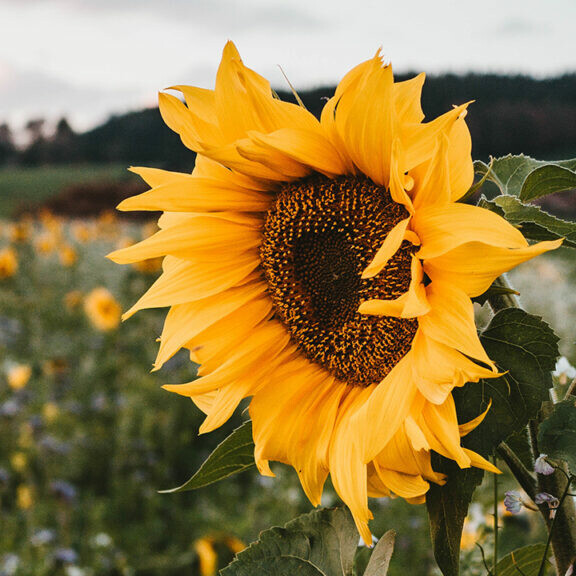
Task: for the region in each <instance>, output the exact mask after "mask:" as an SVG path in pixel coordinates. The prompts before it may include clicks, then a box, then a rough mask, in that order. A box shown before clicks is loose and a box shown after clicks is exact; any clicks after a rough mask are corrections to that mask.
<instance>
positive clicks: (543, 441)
mask: <svg viewBox="0 0 576 576" xmlns="http://www.w3.org/2000/svg"><path fill="white" fill-rule="evenodd" d="M538 447H539V448H540V450H541V451H542V452H543V453H544V454H548V456H549V457H550V458H551V459H552V460H556V459H558V460H565V461H566V462H567V464H568V468H569V469H570V471H571V472H572V474H576V401H575V400H574V398H571V399H569V400H564V401H563V402H560V403H558V404H555V405H554V411H553V412H552V414H550V416H548V418H546V419H545V420H544V421H543V422H542V423H541V425H540V430H539V432H538Z"/></svg>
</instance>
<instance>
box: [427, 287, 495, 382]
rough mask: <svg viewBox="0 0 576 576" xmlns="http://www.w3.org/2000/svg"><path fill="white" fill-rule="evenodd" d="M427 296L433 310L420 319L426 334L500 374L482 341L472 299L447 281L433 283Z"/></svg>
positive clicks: (428, 289) (428, 288)
mask: <svg viewBox="0 0 576 576" xmlns="http://www.w3.org/2000/svg"><path fill="white" fill-rule="evenodd" d="M426 293H427V296H428V302H429V303H430V311H429V312H428V314H425V315H424V316H421V317H420V318H419V319H418V323H419V326H420V329H421V330H422V331H423V333H424V334H426V335H427V336H428V337H429V338H433V339H434V340H436V341H438V342H442V343H443V344H446V345H447V346H450V347H452V348H454V349H455V350H459V351H460V352H462V353H463V354H465V355H466V356H469V357H471V358H475V359H476V360H479V361H481V362H483V363H484V364H487V365H488V366H490V367H492V368H493V369H494V371H496V367H495V366H494V363H493V362H492V361H491V360H490V358H488V355H487V354H486V351H485V350H484V348H483V347H482V344H481V343H480V339H479V338H478V332H477V330H476V322H475V319H474V305H473V304H472V301H471V300H470V298H468V296H467V295H466V294H465V293H464V292H463V291H462V290H461V289H460V288H458V287H457V286H453V285H452V284H447V283H445V282H444V283H442V282H432V283H431V284H430V285H429V286H428V287H427V288H426Z"/></svg>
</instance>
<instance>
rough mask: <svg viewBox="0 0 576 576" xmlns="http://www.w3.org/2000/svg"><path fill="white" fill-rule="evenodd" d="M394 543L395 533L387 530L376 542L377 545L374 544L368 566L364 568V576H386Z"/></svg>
mask: <svg viewBox="0 0 576 576" xmlns="http://www.w3.org/2000/svg"><path fill="white" fill-rule="evenodd" d="M395 541H396V532H394V530H388V532H386V534H384V536H382V538H380V540H378V544H376V547H375V548H374V551H373V552H372V556H370V561H369V562H368V566H366V571H365V572H364V576H386V574H388V566H389V565H390V559H391V558H392V552H394V542H395Z"/></svg>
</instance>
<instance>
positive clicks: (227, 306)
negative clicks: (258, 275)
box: [154, 282, 266, 369]
mask: <svg viewBox="0 0 576 576" xmlns="http://www.w3.org/2000/svg"><path fill="white" fill-rule="evenodd" d="M265 290H266V284H265V283H264V282H255V283H251V284H247V285H245V286H239V287H236V288H230V289H229V290H226V291H224V292H222V293H221V294H218V295H216V296H211V297H208V298H203V299H202V300H197V301H196V302H189V303H187V304H178V305H176V306H172V308H170V310H169V312H168V314H167V316H166V320H165V321H164V329H163V330H162V336H161V337H160V349H159V350H158V356H157V358H156V362H155V363H154V366H155V368H156V369H159V368H160V367H161V366H162V364H164V362H166V361H167V360H168V359H169V358H171V357H172V356H173V355H174V354H175V353H176V352H177V351H178V350H179V349H180V348H181V347H182V346H184V345H185V344H186V343H188V342H189V341H190V340H191V339H192V338H194V337H196V336H197V335H198V334H200V333H201V332H203V331H204V330H206V329H208V328H209V327H210V326H212V325H213V324H215V323H216V322H219V321H220V320H222V319H223V318H226V317H227V316H229V315H230V314H232V313H233V312H235V311H236V310H238V309H239V308H242V307H243V306H244V305H245V304H246V303H248V302H250V301H251V300H253V299H255V298H258V297H259V296H261V295H262V294H263V292H264V291H265Z"/></svg>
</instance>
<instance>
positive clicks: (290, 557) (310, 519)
mask: <svg viewBox="0 0 576 576" xmlns="http://www.w3.org/2000/svg"><path fill="white" fill-rule="evenodd" d="M358 538H359V535H358V531H357V530H356V526H355V525H354V520H353V519H352V515H351V514H350V512H349V511H348V510H347V509H345V508H335V509H320V510H314V511H313V512H310V513H309V514H304V515H303V516H299V517H298V518H296V519H295V520H292V521H291V522H288V524H286V526H285V527H284V528H271V529H270V530H266V531H264V532H262V534H260V539H259V540H258V541H257V542H255V543H254V544H251V545H250V546H249V547H248V548H247V549H246V550H244V551H242V552H240V554H238V556H237V557H236V560H234V562H232V564H230V565H229V566H228V567H227V568H225V569H224V570H222V571H221V575H222V576H259V575H262V576H264V575H268V574H274V575H275V576H276V575H277V576H284V575H286V576H292V575H294V574H298V575H302V576H308V575H314V576H317V575H322V576H350V575H351V574H352V567H353V562H354V555H355V553H356V549H357V546H358Z"/></svg>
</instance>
